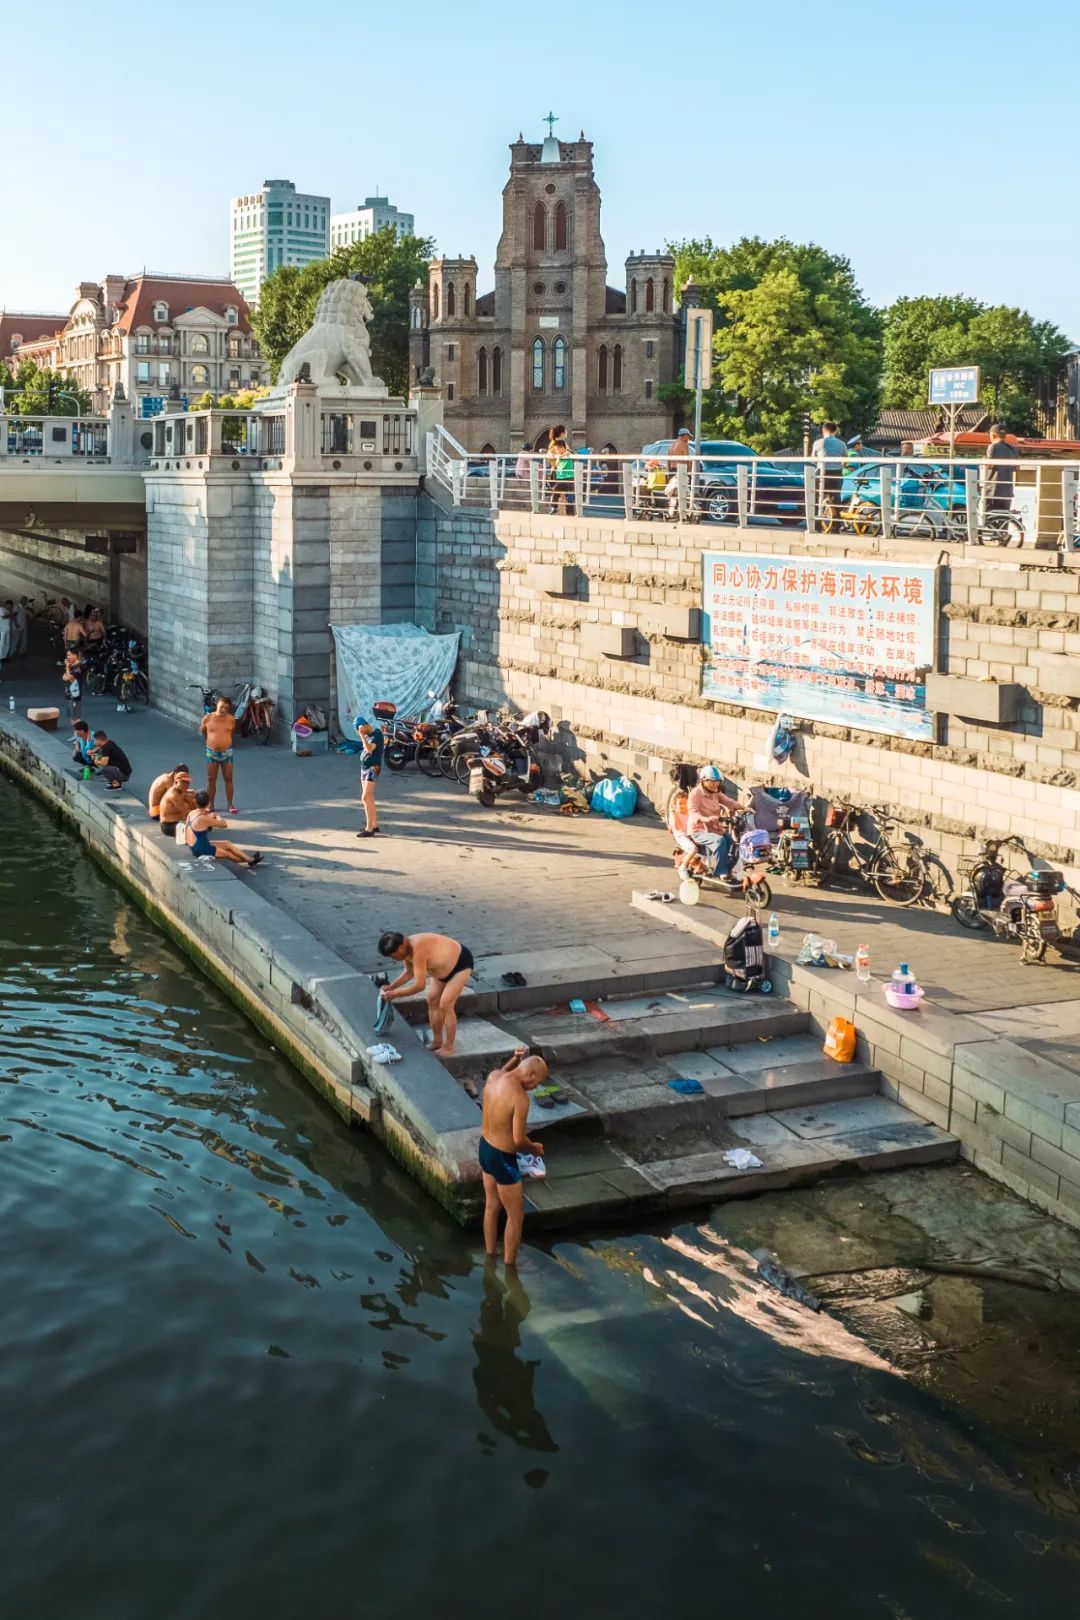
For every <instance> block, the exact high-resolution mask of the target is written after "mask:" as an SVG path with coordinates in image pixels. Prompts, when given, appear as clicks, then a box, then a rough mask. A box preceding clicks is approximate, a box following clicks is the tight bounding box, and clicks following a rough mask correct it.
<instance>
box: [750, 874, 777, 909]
mask: <svg viewBox="0 0 1080 1620" xmlns="http://www.w3.org/2000/svg"><path fill="white" fill-rule="evenodd" d="M743 892H744V894H745V895H746V898H747V899H748V900H749V902H750V904H751V905H752V906H758V907H759V908H760V909H761V910H762V911H765V910H767V909H768V907H769V906H771V905H772V889H771V888H770V887H769V885H768V882H767V881H766V879H765V878H758V879H757V880H756V882H754V883H748V884H747V885H746V888H745V890H744V891H743Z"/></svg>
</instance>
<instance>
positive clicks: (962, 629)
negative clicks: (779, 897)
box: [418, 497, 1080, 882]
mask: <svg viewBox="0 0 1080 1620" xmlns="http://www.w3.org/2000/svg"><path fill="white" fill-rule="evenodd" d="M428 526H432V527H433V528H434V532H435V540H436V551H437V572H436V574H435V579H434V590H435V596H436V612H435V622H436V627H437V628H438V629H439V630H449V629H457V628H460V629H461V630H462V632H463V635H462V649H463V650H462V659H461V664H460V666H459V670H460V674H459V682H458V685H459V689H460V693H461V695H462V696H464V697H466V698H467V699H469V700H473V701H477V702H496V701H507V700H508V701H510V702H513V703H515V704H517V705H519V706H521V707H522V708H533V707H536V706H537V705H540V706H542V707H543V708H545V709H547V710H548V711H549V712H550V713H551V714H552V715H553V716H554V717H555V718H556V719H559V720H562V721H563V722H565V725H564V727H563V732H562V736H563V741H564V745H565V748H566V751H567V754H568V757H571V758H574V757H576V758H577V759H578V760H579V762H580V763H582V764H583V765H585V766H586V767H589V768H592V769H594V770H598V771H602V770H605V769H607V768H609V767H616V768H619V769H626V770H628V771H629V773H630V774H632V775H634V776H636V777H637V778H638V780H639V781H640V783H641V785H642V787H643V789H644V790H645V791H646V792H647V793H650V794H652V795H653V796H655V797H657V798H659V799H660V800H661V801H662V799H663V798H664V797H665V796H666V793H667V790H668V787H669V783H668V778H667V769H668V766H669V764H670V762H671V760H672V759H673V758H686V759H691V760H696V761H702V760H706V759H712V760H716V761H717V762H718V763H720V764H721V765H722V766H723V768H724V769H725V770H726V771H727V772H728V773H729V775H730V776H731V777H732V778H733V779H734V780H735V781H736V782H738V783H740V784H745V783H747V782H760V781H770V782H776V781H787V782H790V783H791V784H792V785H803V786H805V785H812V786H813V788H814V790H815V791H816V792H818V793H820V794H822V795H829V796H832V795H838V796H841V795H846V796H849V797H851V798H852V799H854V800H855V801H856V802H858V803H870V802H885V803H888V804H890V805H892V806H893V807H894V808H895V809H896V811H897V812H898V813H899V814H900V816H901V819H902V820H903V821H904V823H905V824H906V825H907V826H908V827H910V828H911V829H912V830H914V831H916V832H917V834H918V836H919V837H920V838H921V839H922V841H923V842H924V844H925V845H926V846H927V847H928V848H929V849H930V850H932V851H933V852H935V853H937V854H938V855H940V856H941V857H942V859H943V861H944V863H945V865H946V866H947V867H948V868H949V869H950V870H953V871H955V869H956V864H957V860H958V858H959V856H960V855H962V854H971V853H974V851H975V849H976V847H977V846H976V842H975V840H976V839H977V838H978V837H981V836H982V835H983V834H985V833H988V832H989V833H1001V834H1006V833H1022V834H1023V835H1024V836H1025V838H1026V839H1027V840H1028V841H1029V847H1030V848H1031V849H1032V850H1033V851H1035V852H1038V853H1043V854H1045V855H1046V856H1047V858H1048V859H1051V860H1053V861H1054V862H1056V863H1057V864H1060V865H1061V866H1062V867H1064V868H1065V869H1066V871H1067V872H1068V873H1069V875H1070V879H1071V881H1073V882H1078V881H1080V855H1078V850H1080V690H1078V693H1077V696H1071V695H1069V691H1068V688H1069V687H1070V686H1072V685H1078V684H1080V680H1078V675H1077V673H1076V672H1077V671H1080V658H1078V657H1077V654H1078V653H1080V575H1078V574H1077V573H1075V572H1073V571H1072V570H1066V569H1063V568H1060V567H1059V566H1057V559H1056V558H1054V559H1048V564H1049V566H1046V567H1041V566H1040V567H1036V566H1033V565H1032V564H1031V562H1030V559H1028V558H1024V559H1021V558H1020V557H1019V555H1014V556H1012V557H1009V556H1006V555H1005V554H998V553H993V554H990V553H987V554H986V556H985V560H979V561H978V562H976V563H972V562H971V561H970V560H969V559H966V558H963V557H962V556H961V558H960V559H959V560H957V561H950V562H947V563H946V564H945V565H943V566H942V567H941V569H940V571H939V588H940V601H941V604H942V608H941V644H942V648H943V658H942V667H943V668H944V669H946V670H947V671H948V672H949V673H950V674H954V675H958V676H961V677H966V678H969V679H973V680H981V679H982V677H984V676H987V675H989V676H991V677H993V678H994V679H995V680H997V681H1000V682H1008V683H1016V684H1018V685H1020V686H1021V687H1022V688H1023V691H1022V692H1021V694H1020V705H1019V711H1018V716H1017V718H1016V720H1015V721H1013V722H1010V723H1006V724H993V723H989V722H984V723H981V724H976V723H974V722H972V721H967V720H960V719H955V718H948V719H943V720H942V721H941V728H942V729H941V741H940V742H939V743H931V742H914V741H907V740H904V739H900V738H894V737H889V736H885V735H880V734H875V733H872V732H864V731H860V730H857V729H854V728H852V727H848V726H831V725H825V724H821V723H816V722H805V723H804V724H803V726H802V728H801V732H800V737H799V745H798V748H797V750H796V753H795V755H794V756H793V758H792V761H790V762H789V764H788V765H787V766H786V767H783V768H773V767H770V766H769V764H768V761H767V759H766V757H765V754H764V749H765V743H766V739H767V737H768V733H769V730H770V727H771V723H772V719H773V716H772V715H771V714H768V713H766V712H764V711H762V710H759V709H751V708H746V707H742V706H739V705H735V704H726V703H716V702H713V701H711V700H706V699H703V698H702V697H701V695H700V691H701V649H700V646H699V644H698V643H697V642H696V641H693V640H677V639H673V638H672V637H670V636H669V635H665V634H663V633H661V632H657V631H655V630H653V629H643V628H642V626H643V625H644V624H645V622H646V620H647V618H648V614H649V611H650V609H658V608H661V607H683V608H693V607H700V606H701V600H702V596H701V592H702V562H701V558H702V553H703V552H704V551H707V550H728V551H739V550H742V551H750V550H753V551H771V552H794V553H796V554H804V555H807V556H815V557H826V556H827V557H831V558H840V557H843V556H845V555H850V556H860V557H863V558H865V557H867V556H877V557H880V558H882V559H883V560H887V559H893V560H896V561H908V562H912V561H918V562H920V563H923V564H926V563H928V562H934V561H935V560H936V559H937V558H938V556H939V555H941V554H942V552H943V550H944V548H942V547H939V546H934V547H932V548H927V547H926V546H925V545H924V546H920V545H919V544H917V543H912V542H907V543H899V542H897V543H892V544H890V543H886V542H878V543H876V544H875V543H872V542H871V543H868V542H865V541H862V542H860V541H858V540H857V539H856V538H855V537H852V536H847V537H843V538H837V539H836V540H832V539H830V538H827V537H824V536H813V537H809V538H808V537H803V536H795V535H787V534H784V533H783V531H772V530H769V529H767V528H761V529H754V530H751V531H739V530H735V529H717V528H715V527H712V526H698V525H686V526H678V527H676V526H671V527H669V526H668V525H661V524H644V525H637V526H635V525H628V524H623V523H617V522H612V521H604V520H602V519H588V518H586V519H580V520H569V521H567V520H560V519H556V518H551V517H543V516H532V515H530V514H517V513H515V514H508V515H504V516H499V517H496V518H491V517H489V516H488V515H487V514H483V513H477V512H472V511H470V512H461V511H459V512H456V513H455V512H448V511H446V510H445V509H443V508H442V507H440V506H437V505H436V504H435V503H434V502H433V501H431V500H430V499H429V498H427V497H425V498H424V502H423V504H422V509H421V517H420V533H421V534H422V535H423V534H424V533H425V529H426V527H428ZM422 545H423V548H424V551H425V555H426V548H427V541H426V540H424V541H423V542H422ZM551 564H561V565H566V564H570V565H572V566H574V567H575V568H576V569H577V571H578V572H577V576H576V577H577V584H576V588H575V591H574V595H573V596H572V597H567V598H564V597H560V596H554V595H551V594H549V592H548V590H547V589H545V584H546V580H545V578H544V576H542V575H541V574H539V572H538V570H539V569H540V568H542V567H543V565H551ZM418 578H420V580H421V581H422V583H421V585H420V587H419V588H420V589H421V590H422V591H423V593H424V601H425V603H426V601H427V599H428V597H429V595H430V592H431V589H432V581H431V576H430V573H428V572H427V571H426V570H425V571H424V572H423V573H421V575H419V576H418ZM592 625H607V626H612V625H617V626H623V627H627V626H630V627H634V630H635V635H634V646H635V649H636V650H635V651H634V654H633V656H632V657H630V658H626V659H620V658H611V657H605V656H604V655H602V654H598V653H596V652H592V651H589V650H588V648H587V646H586V645H585V642H586V641H587V640H588V634H587V627H589V626H592ZM972 690H973V692H974V694H975V696H978V695H979V694H980V693H982V694H983V695H984V696H985V690H986V689H985V686H982V685H981V686H979V687H978V688H973V689H972Z"/></svg>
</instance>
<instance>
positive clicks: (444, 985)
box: [379, 932, 473, 1057]
mask: <svg viewBox="0 0 1080 1620" xmlns="http://www.w3.org/2000/svg"><path fill="white" fill-rule="evenodd" d="M379 955H380V956H389V957H390V958H391V960H392V961H394V962H403V963H404V964H405V966H404V970H403V971H402V972H401V973H399V974H398V976H397V978H396V979H392V980H391V981H390V983H389V984H386V985H384V986H383V988H382V990H381V992H380V994H381V995H382V997H383V1000H384V1001H399V1000H400V999H401V997H402V996H412V995H415V994H416V993H417V991H419V990H423V989H424V987H425V985H426V986H427V1002H428V1017H429V1019H430V1021H431V1033H432V1036H433V1037H434V1042H435V1044H434V1046H433V1047H432V1049H431V1050H432V1055H433V1056H434V1057H452V1056H453V1053H454V1041H455V1039H456V1037H457V1002H458V997H459V996H460V995H461V992H462V991H463V990H464V988H465V986H466V985H467V984H468V982H469V975H470V974H471V973H472V970H473V954H472V951H470V949H469V947H468V946H467V945H462V944H461V943H460V942H459V941H458V940H456V939H450V938H449V937H448V935H446V934H412V935H409V934H397V933H393V932H388V933H385V934H383V935H382V937H381V938H380V940H379Z"/></svg>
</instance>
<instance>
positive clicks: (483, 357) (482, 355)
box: [476, 345, 488, 394]
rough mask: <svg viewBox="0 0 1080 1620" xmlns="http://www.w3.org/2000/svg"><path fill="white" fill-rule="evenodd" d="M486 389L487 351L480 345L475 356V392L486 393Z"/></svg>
mask: <svg viewBox="0 0 1080 1620" xmlns="http://www.w3.org/2000/svg"><path fill="white" fill-rule="evenodd" d="M487 391H488V352H487V350H486V349H485V348H484V347H483V345H481V347H480V350H479V352H478V354H477V356H476V392H477V393H478V394H486V393H487Z"/></svg>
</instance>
